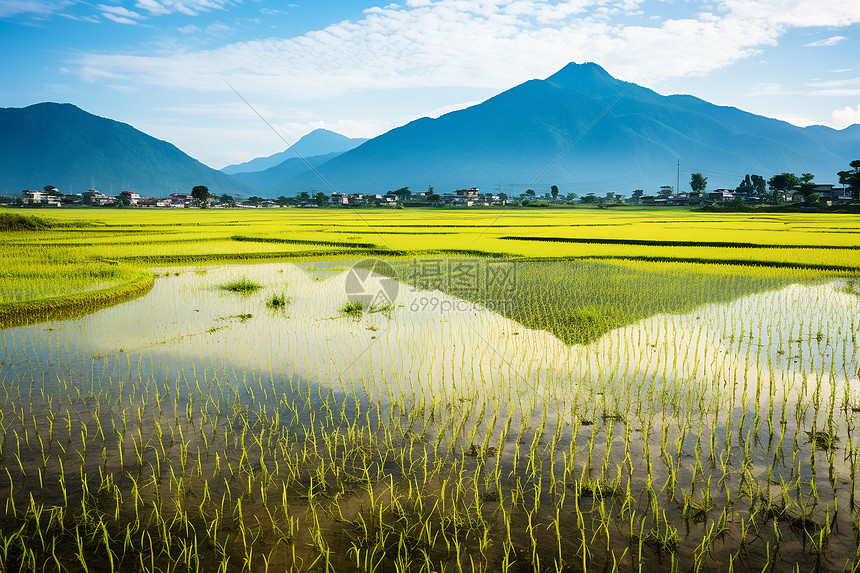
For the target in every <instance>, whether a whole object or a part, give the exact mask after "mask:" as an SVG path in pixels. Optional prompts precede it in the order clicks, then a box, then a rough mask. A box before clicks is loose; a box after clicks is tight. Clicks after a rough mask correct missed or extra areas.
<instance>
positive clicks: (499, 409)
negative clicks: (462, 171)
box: [0, 209, 860, 573]
mask: <svg viewBox="0 0 860 573" xmlns="http://www.w3.org/2000/svg"><path fill="white" fill-rule="evenodd" d="M18 213H22V214H24V215H30V214H31V213H33V212H32V211H26V212H24V211H19V212H18ZM36 214H38V215H40V216H42V217H44V218H45V219H46V220H47V221H48V222H49V224H48V225H45V226H43V227H42V228H39V229H36V230H21V229H18V230H9V231H3V232H0V241H2V243H3V247H2V250H0V257H2V267H0V297H2V298H0V301H2V303H0V304H2V306H0V311H2V312H0V319H2V321H3V326H4V331H3V335H4V346H3V348H2V349H0V432H2V433H3V439H2V441H0V443H2V446H0V494H2V499H3V500H4V502H3V503H4V506H3V507H2V508H0V570H2V571H69V572H79V571H111V572H113V571H150V572H153V573H155V572H156V571H158V572H167V571H212V572H215V571H224V572H227V571H261V572H262V571H338V572H340V571H380V572H382V571H414V572H426V573H430V572H433V571H436V572H440V573H441V572H443V571H450V572H453V571H487V572H490V571H512V572H513V571H517V572H519V571H541V572H543V571H586V570H588V571H593V570H600V571H640V570H648V569H651V570H666V571H752V570H754V571H813V570H814V571H852V570H855V569H856V568H857V567H858V566H860V553H858V547H860V507H858V505H857V503H856V502H857V500H856V499H855V495H856V494H857V490H856V487H855V481H856V479H857V478H858V469H860V468H858V466H860V459H858V453H860V435H858V430H857V429H856V428H857V422H858V420H860V418H858V417H860V378H858V376H860V354H859V353H860V350H858V344H857V335H858V332H860V280H858V277H857V272H858V270H860V258H858V248H860V233H858V231H857V223H858V218H857V216H855V215H835V214H826V215H819V214H814V215H798V214H791V215H765V216H756V217H755V218H750V217H749V216H748V215H734V214H719V215H715V214H713V213H695V212H690V211H682V210H671V209H667V210H623V211H612V210H598V209H593V210H591V209H572V210H554V209H553V210H512V211H506V212H503V211H501V210H475V211H442V210H397V211H395V210H392V211H387V212H383V211H378V210H367V211H348V210H343V211H341V210H337V211H335V210H327V209H324V210H319V211H311V210H297V209H295V210H290V209H283V210H281V209H276V210H274V209H273V210H243V211H239V210H229V211H211V212H205V211H196V210H195V211H189V212H160V211H159V212H152V211H139V210H127V211H121V210H95V209H93V210H69V211H62V210H58V211H51V212H48V211H40V212H38V213H36Z"/></svg>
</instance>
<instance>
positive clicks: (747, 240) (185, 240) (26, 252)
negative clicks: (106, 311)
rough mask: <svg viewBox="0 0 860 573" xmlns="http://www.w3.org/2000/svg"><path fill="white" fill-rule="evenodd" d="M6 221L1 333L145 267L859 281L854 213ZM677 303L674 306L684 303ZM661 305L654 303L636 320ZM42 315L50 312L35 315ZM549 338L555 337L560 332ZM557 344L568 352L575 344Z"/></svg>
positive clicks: (95, 216)
mask: <svg viewBox="0 0 860 573" xmlns="http://www.w3.org/2000/svg"><path fill="white" fill-rule="evenodd" d="M5 213H7V216H8V217H16V216H23V217H25V218H29V219H32V218H33V217H34V216H36V217H37V218H38V219H40V220H41V221H42V224H41V225H36V227H38V228H36V229H35V230H26V229H20V228H16V229H14V230H5V231H0V245H2V248H0V321H2V322H3V323H5V324H7V325H8V324H12V323H20V322H21V321H25V322H26V321H28V320H33V319H37V320H38V319H39V317H40V316H41V317H42V318H44V317H46V316H56V312H61V311H62V309H63V308H68V309H71V308H75V309H78V310H80V308H81V306H82V305H83V306H85V307H87V308H89V306H91V305H94V306H95V307H98V306H103V305H104V304H107V303H109V302H110V301H119V300H126V299H127V298H128V297H129V296H137V295H139V294H142V293H143V292H146V289H145V286H146V285H147V284H150V283H149V282H148V281H150V280H151V279H150V277H151V272H150V270H149V269H151V268H152V267H156V266H164V265H171V264H184V263H197V264H199V263H207V264H218V263H228V262H252V261H275V260H288V259H299V258H303V259H307V258H311V259H319V258H332V257H335V258H336V257H341V258H343V257H351V258H354V257H357V256H366V255H374V256H380V255H386V254H387V255H390V256H399V257H404V256H405V257H412V256H433V255H439V254H449V255H460V256H502V257H508V258H514V259H518V260H522V261H533V262H534V261H538V260H547V259H556V260H559V259H560V260H573V259H583V260H592V261H598V260H603V261H613V260H614V261H622V263H621V264H626V265H630V264H632V263H633V262H637V261H638V262H639V263H650V265H644V267H643V265H642V264H640V265H637V268H648V269H651V270H652V271H657V272H660V269H661V268H662V267H660V266H659V265H657V264H656V263H674V264H678V263H688V264H690V265H694V266H690V267H675V266H673V267H672V269H673V271H672V272H681V273H682V274H683V273H684V269H687V270H694V274H695V275H696V276H700V277H707V276H711V275H713V276H718V277H721V278H722V279H723V280H725V279H726V277H728V276H734V275H736V274H738V273H740V274H741V275H743V276H746V277H749V276H760V277H765V276H770V277H773V276H781V277H783V279H782V280H783V282H784V280H789V279H790V277H794V276H796V275H797V273H802V274H805V275H807V276H811V275H814V274H816V272H827V273H842V274H845V273H848V274H852V273H855V272H856V271H858V270H860V225H858V223H860V217H858V216H857V215H853V214H829V213H828V214H757V215H750V214H746V213H743V214H714V213H700V212H692V211H689V210H685V209H652V208H648V209H645V208H642V209H634V208H625V209H611V210H610V209H531V210H529V209H509V210H503V209H486V210H484V209H476V210H436V209H409V210H352V209H336V210H335V209H319V210H315V209H244V210H239V209H232V210H209V211H204V210H197V209H195V210H176V211H166V210H141V209H128V210H118V209H117V210H108V209H68V210H62V209H58V210H56V211H53V210H52V211H46V210H42V211H24V210H12V209H7V210H5ZM9 226H10V225H5V226H4V225H0V228H8V227H9ZM12 226H13V227H14V225H12ZM19 227H20V225H19ZM778 268H784V269H788V270H787V271H786V272H784V273H779V272H777V271H775V270H774V269H778ZM750 269H757V270H754V271H751V270H750ZM766 269H767V270H766ZM630 286H633V285H630ZM690 292H693V293H695V292H698V291H697V289H690ZM672 298H673V299H676V300H681V299H680V298H679V297H672ZM687 298H689V297H683V299H684V304H687V302H686V299H687ZM652 299H653V300H660V301H666V300H668V299H667V297H665V296H662V297H656V296H653V297H652ZM691 300H693V301H696V300H699V297H698V296H696V295H693V296H692V299H691ZM40 301H41V302H40ZM595 302H596V303H598V304H593V303H595ZM600 306H605V305H602V303H600V301H591V303H583V304H582V305H578V306H577V308H578V310H575V311H572V312H574V314H575V315H577V316H579V318H576V319H575V320H574V322H577V321H579V322H581V320H580V319H581V318H582V316H585V317H587V318H585V319H584V320H586V321H591V322H593V320H592V318H591V314H592V313H593V309H594V307H600ZM651 306H654V305H651ZM671 306H672V305H667V304H662V306H661V305H657V307H655V308H651V309H649V311H648V312H650V310H662V311H666V310H671ZM580 307H582V308H580ZM46 309H50V310H51V311H52V313H53V314H51V313H48V314H46V313H45V311H46ZM614 312H615V311H614ZM577 313H578V314H577ZM580 315H581V316H580ZM636 316H637V317H641V315H640V314H638V313H637V314H636ZM13 317H14V318H13ZM27 317H31V318H29V319H28V318H27ZM624 320H626V318H624V319H621V318H619V319H617V320H614V321H610V323H611V324H612V325H618V322H619V321H622V322H623V321H624ZM553 321H555V322H557V318H556V319H553V320H551V321H550V322H553ZM602 321H603V319H600V320H598V322H602ZM542 322H545V321H542ZM553 330H554V331H555V332H557V333H560V334H561V333H562V331H563V330H564V329H563V328H562V329H561V330H559V329H558V328H556V329H553ZM561 335H562V336H563V337H564V338H565V339H567V340H569V341H570V340H577V339H580V338H581V337H579V338H578V337H577V336H573V337H571V336H568V335H564V334H561Z"/></svg>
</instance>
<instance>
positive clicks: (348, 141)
mask: <svg viewBox="0 0 860 573" xmlns="http://www.w3.org/2000/svg"><path fill="white" fill-rule="evenodd" d="M365 141H367V139H361V138H349V137H346V136H345V135H341V134H339V133H335V132H333V131H329V130H327V129H315V130H314V131H312V132H310V133H309V134H307V135H305V136H304V137H302V138H301V139H300V140H298V141H297V142H296V143H295V144H293V147H292V148H288V149H286V150H284V151H281V152H279V153H275V154H274V155H270V156H268V157H258V158H256V159H252V160H251V161H246V162H245V163H239V164H236V165H228V166H227V167H224V168H223V169H221V171H223V172H224V173H228V174H230V175H233V174H235V173H248V172H253V171H264V170H266V169H269V168H271V167H275V166H276V165H279V164H280V163H283V162H284V161H289V160H291V159H298V155H301V156H302V157H304V158H306V159H307V158H309V157H314V156H318V155H331V156H332V157H333V156H334V155H336V154H338V153H343V152H344V151H349V150H350V149H355V148H356V147H358V146H359V145H361V144H362V143H364V142H365Z"/></svg>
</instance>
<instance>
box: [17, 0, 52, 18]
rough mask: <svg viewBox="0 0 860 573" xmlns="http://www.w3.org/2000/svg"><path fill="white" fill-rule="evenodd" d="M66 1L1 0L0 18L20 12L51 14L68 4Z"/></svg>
mask: <svg viewBox="0 0 860 573" xmlns="http://www.w3.org/2000/svg"><path fill="white" fill-rule="evenodd" d="M68 4H69V3H68V2H49V1H44V0H2V2H0V18H10V17H12V16H18V15H20V14H42V15H45V14H52V13H54V12H58V11H60V10H62V9H63V8H64V7H66V6H68Z"/></svg>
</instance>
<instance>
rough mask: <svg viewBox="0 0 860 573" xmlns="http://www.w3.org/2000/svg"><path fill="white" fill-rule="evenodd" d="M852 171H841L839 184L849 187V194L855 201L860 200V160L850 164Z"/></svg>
mask: <svg viewBox="0 0 860 573" xmlns="http://www.w3.org/2000/svg"><path fill="white" fill-rule="evenodd" d="M849 165H850V166H851V169H847V170H845V171H840V172H839V173H838V175H839V182H840V183H842V184H843V185H847V186H848V192H849V193H851V196H852V197H853V198H854V199H860V159H855V160H854V161H852V162H851V163H849Z"/></svg>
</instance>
